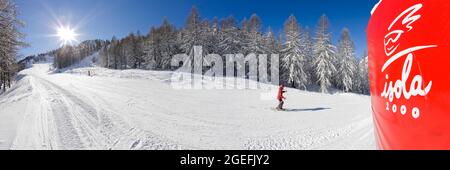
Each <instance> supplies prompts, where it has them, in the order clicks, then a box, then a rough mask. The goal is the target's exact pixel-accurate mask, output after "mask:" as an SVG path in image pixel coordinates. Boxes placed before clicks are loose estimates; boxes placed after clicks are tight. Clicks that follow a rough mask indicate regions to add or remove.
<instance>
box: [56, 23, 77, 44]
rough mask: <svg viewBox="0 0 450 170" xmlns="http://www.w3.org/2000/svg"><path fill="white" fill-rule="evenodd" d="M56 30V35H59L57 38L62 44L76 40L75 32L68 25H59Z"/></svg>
mask: <svg viewBox="0 0 450 170" xmlns="http://www.w3.org/2000/svg"><path fill="white" fill-rule="evenodd" d="M57 31H58V34H57V36H58V37H59V40H60V41H61V43H62V44H63V45H66V44H72V43H73V42H75V41H77V39H76V38H77V34H76V33H75V31H74V30H73V29H72V28H70V27H69V26H67V27H64V26H61V27H59V28H58V29H57Z"/></svg>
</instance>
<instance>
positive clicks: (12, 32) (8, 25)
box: [0, 0, 25, 91]
mask: <svg viewBox="0 0 450 170" xmlns="http://www.w3.org/2000/svg"><path fill="white" fill-rule="evenodd" d="M20 26H22V22H21V21H19V20H18V19H17V9H16V4H15V2H14V1H13V0H0V44H1V45H0V89H2V88H3V91H5V90H6V88H7V87H10V86H11V77H12V76H13V75H14V74H15V72H16V70H15V68H14V65H15V60H16V55H17V51H18V47H19V46H23V45H25V44H24V43H23V42H22V41H21V38H22V37H23V34H21V33H20V32H19V30H18V27H20Z"/></svg>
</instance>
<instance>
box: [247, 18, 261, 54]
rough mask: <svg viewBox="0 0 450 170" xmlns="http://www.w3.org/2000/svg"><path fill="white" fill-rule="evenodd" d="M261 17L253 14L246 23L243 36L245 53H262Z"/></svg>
mask: <svg viewBox="0 0 450 170" xmlns="http://www.w3.org/2000/svg"><path fill="white" fill-rule="evenodd" d="M261 25H262V24H261V19H260V18H259V17H258V15H256V14H253V15H252V16H251V17H250V20H248V21H247V23H246V27H247V28H246V30H247V31H245V32H246V33H247V35H246V36H245V38H246V40H245V43H246V45H245V47H246V48H245V49H244V52H245V54H250V53H254V54H257V55H258V54H262V53H264V46H263V39H262V38H263V37H262V35H261Z"/></svg>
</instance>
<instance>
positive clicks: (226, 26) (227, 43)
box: [219, 16, 242, 56]
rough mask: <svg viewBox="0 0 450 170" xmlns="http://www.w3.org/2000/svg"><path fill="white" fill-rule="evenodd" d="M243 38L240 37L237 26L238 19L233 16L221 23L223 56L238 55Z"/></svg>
mask: <svg viewBox="0 0 450 170" xmlns="http://www.w3.org/2000/svg"><path fill="white" fill-rule="evenodd" d="M241 47H242V37H241V36H240V30H239V29H238V27H237V25H236V19H235V18H234V17H233V16H229V17H227V18H225V19H223V20H222V21H221V33H220V43H219V48H220V53H221V55H222V56H224V55H226V54H236V53H239V51H241V49H242V48H241Z"/></svg>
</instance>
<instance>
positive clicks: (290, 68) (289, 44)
mask: <svg viewBox="0 0 450 170" xmlns="http://www.w3.org/2000/svg"><path fill="white" fill-rule="evenodd" d="M284 36H285V41H286V42H285V43H284V47H283V50H282V51H281V54H282V68H283V70H284V71H282V77H283V78H286V83H287V84H288V85H289V86H291V87H294V88H300V89H305V90H306V86H307V85H308V79H309V78H308V75H307V74H306V72H305V71H306V70H305V68H306V67H305V65H306V63H305V61H306V60H305V58H306V57H305V53H304V51H302V49H301V48H302V40H301V36H300V26H299V24H298V22H297V19H296V18H295V16H294V15H291V16H289V18H288V20H287V21H286V22H285V24H284Z"/></svg>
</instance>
